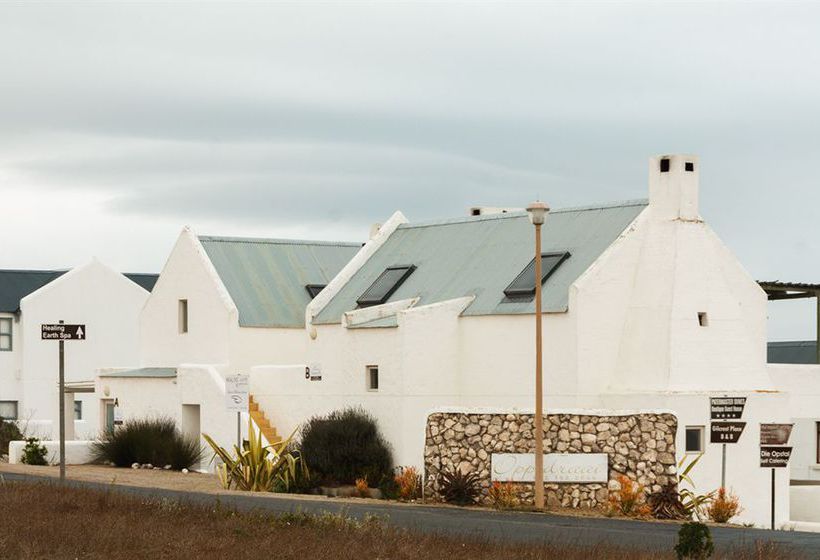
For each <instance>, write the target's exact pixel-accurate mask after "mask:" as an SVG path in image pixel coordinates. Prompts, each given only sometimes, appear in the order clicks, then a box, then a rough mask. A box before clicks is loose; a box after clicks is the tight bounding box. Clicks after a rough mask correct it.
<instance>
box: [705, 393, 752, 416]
mask: <svg viewBox="0 0 820 560" xmlns="http://www.w3.org/2000/svg"><path fill="white" fill-rule="evenodd" d="M744 408H746V397H712V398H710V399H709V412H710V414H711V419H712V420H740V418H741V416H743V409H744Z"/></svg>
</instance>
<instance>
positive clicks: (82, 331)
mask: <svg viewBox="0 0 820 560" xmlns="http://www.w3.org/2000/svg"><path fill="white" fill-rule="evenodd" d="M86 332H87V331H86V328H85V325H65V324H62V323H60V324H56V325H40V333H41V336H42V339H43V340H85V339H86Z"/></svg>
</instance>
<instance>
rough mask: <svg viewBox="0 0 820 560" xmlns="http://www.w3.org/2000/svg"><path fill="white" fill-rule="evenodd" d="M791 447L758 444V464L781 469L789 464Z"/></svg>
mask: <svg viewBox="0 0 820 560" xmlns="http://www.w3.org/2000/svg"><path fill="white" fill-rule="evenodd" d="M791 456H792V448H791V447H772V446H763V445H761V446H760V466H761V467H771V468H773V469H782V468H784V467H787V466H789V458H790V457H791Z"/></svg>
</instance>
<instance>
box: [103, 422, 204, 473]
mask: <svg viewBox="0 0 820 560" xmlns="http://www.w3.org/2000/svg"><path fill="white" fill-rule="evenodd" d="M92 454H93V458H94V460H95V461H97V462H104V461H109V462H111V463H113V464H114V465H116V466H118V467H130V466H131V465H132V464H134V463H140V464H147V463H150V464H152V465H154V466H157V467H163V466H165V465H171V468H173V469H176V470H182V469H187V468H190V467H191V466H193V465H194V464H196V463H198V462H199V461H200V459H201V458H202V454H203V450H202V447H201V446H200V445H199V440H198V438H191V437H187V436H184V435H183V434H182V433H181V432H180V431H179V430H177V428H176V424H175V423H174V421H173V420H172V419H170V418H151V419H140V420H131V421H129V422H128V423H127V424H125V425H124V426H121V427H116V426H115V427H114V429H113V430H107V431H106V432H105V433H104V434H103V436H102V438H101V439H100V441H96V442H94V445H93V449H92Z"/></svg>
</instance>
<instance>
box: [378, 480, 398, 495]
mask: <svg viewBox="0 0 820 560" xmlns="http://www.w3.org/2000/svg"><path fill="white" fill-rule="evenodd" d="M397 479H398V475H395V476H390V475H384V476H382V479H381V481H380V482H379V491H380V492H381V493H382V498H384V499H385V500H398V499H399V498H400V497H401V488H400V487H399V483H398V481H397Z"/></svg>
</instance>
